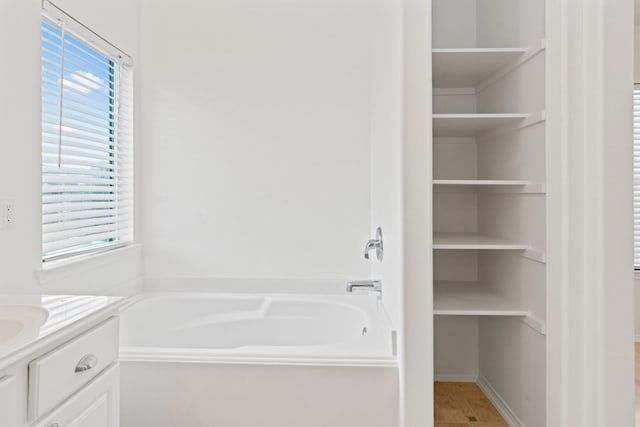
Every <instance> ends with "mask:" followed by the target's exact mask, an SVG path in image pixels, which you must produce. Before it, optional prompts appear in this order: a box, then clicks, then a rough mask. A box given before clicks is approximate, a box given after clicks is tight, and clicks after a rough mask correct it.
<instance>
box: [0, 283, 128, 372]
mask: <svg viewBox="0 0 640 427" xmlns="http://www.w3.org/2000/svg"><path fill="white" fill-rule="evenodd" d="M125 303H126V299H124V298H122V297H114V296H83V295H2V296H0V322H2V321H5V333H6V334H9V335H10V334H11V332H12V329H14V330H17V329H19V332H18V333H17V335H15V336H14V337H13V338H10V339H8V340H6V341H4V342H3V340H0V369H2V368H4V367H6V366H9V365H11V364H13V363H15V362H17V361H19V360H20V359H22V358H24V357H26V356H28V355H29V354H31V353H33V352H36V351H38V350H40V349H42V348H45V347H47V346H52V345H54V344H56V342H57V341H60V343H62V341H63V340H65V339H69V338H71V337H73V336H75V335H77V334H79V333H82V332H83V331H84V330H86V329H89V328H90V327H92V326H93V325H95V324H98V323H100V322H101V321H103V320H105V319H107V318H108V317H110V316H112V315H113V314H115V313H116V312H117V311H118V310H119V309H120V308H121V307H122V306H123V305H124V304H125ZM15 319H19V320H18V321H14V320H15ZM0 337H2V329H1V328H0Z"/></svg>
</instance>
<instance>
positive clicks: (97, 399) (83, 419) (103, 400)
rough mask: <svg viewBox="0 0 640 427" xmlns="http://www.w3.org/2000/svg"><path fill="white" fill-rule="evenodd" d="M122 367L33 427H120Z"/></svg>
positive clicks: (88, 385) (100, 379)
mask: <svg viewBox="0 0 640 427" xmlns="http://www.w3.org/2000/svg"><path fill="white" fill-rule="evenodd" d="M119 426H120V364H118V363H116V364H114V365H113V366H111V367H110V368H108V369H107V370H106V371H105V372H103V373H102V374H100V375H99V376H98V377H96V378H95V379H94V380H93V381H91V382H90V383H89V384H87V386H86V387H84V388H83V389H81V390H80V391H78V393H76V394H75V395H74V396H72V397H71V398H70V399H69V400H67V401H66V402H64V403H63V404H62V405H60V407H58V409H56V410H55V411H54V412H53V413H51V414H50V415H47V416H45V417H43V419H42V420H41V421H39V422H38V423H36V424H35V425H34V427H119Z"/></svg>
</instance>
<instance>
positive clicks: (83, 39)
mask: <svg viewBox="0 0 640 427" xmlns="http://www.w3.org/2000/svg"><path fill="white" fill-rule="evenodd" d="M41 21H42V24H41V33H42V35H41V37H42V41H41V59H42V61H43V71H42V76H43V77H42V79H41V90H42V94H41V100H42V102H43V112H42V118H41V121H42V139H41V144H42V146H41V150H42V165H43V168H42V171H41V182H42V208H43V209H42V213H41V218H42V232H41V236H42V255H41V259H42V264H43V267H46V266H48V265H49V266H50V265H53V264H55V263H56V262H57V261H70V260H74V259H79V258H84V257H85V256H87V255H92V254H99V253H103V252H107V251H111V250H114V249H119V248H123V247H126V246H130V245H132V244H133V243H134V234H133V232H134V230H133V228H134V212H133V210H134V206H133V168H134V162H133V128H132V127H133V126H132V125H133V123H132V122H133V118H132V115H133V94H132V80H133V71H132V67H133V61H132V59H131V57H130V56H129V55H127V54H126V53H124V52H123V51H121V50H120V49H118V48H117V47H115V46H114V45H113V44H111V43H110V42H108V41H107V40H105V39H104V38H102V37H101V36H99V35H98V34H96V33H95V32H94V31H92V30H91V29H89V28H88V27H86V26H85V25H83V24H82V23H80V22H79V21H77V20H76V19H75V18H73V17H72V16H70V15H68V14H67V13H66V12H64V11H63V10H62V9H60V8H58V7H57V6H56V5H55V4H53V3H51V2H50V1H48V0H44V1H43V4H42V19H41ZM45 23H46V24H47V25H49V26H51V27H54V28H55V27H59V28H61V30H60V32H61V35H60V36H59V43H60V44H59V46H60V47H62V46H63V45H64V46H65V47H67V45H68V46H71V47H73V44H74V43H80V44H81V45H82V46H83V48H84V49H86V52H88V55H90V54H91V52H96V53H97V54H98V55H99V56H100V57H102V58H101V59H104V60H107V61H105V62H103V63H102V64H101V65H105V64H108V65H106V66H105V69H107V70H108V73H107V76H108V79H106V80H104V83H105V84H106V87H103V88H102V89H104V90H106V91H107V93H108V94H107V95H106V97H107V99H108V101H107V102H105V101H101V103H94V104H91V105H92V106H91V107H80V108H79V110H81V112H82V113H85V114H84V117H85V118H86V117H88V115H89V114H91V113H94V112H95V113H97V114H100V116H99V120H101V121H102V122H104V121H105V120H107V122H108V124H107V125H106V127H105V129H110V130H108V132H107V133H104V129H102V128H100V125H95V127H96V129H98V130H100V131H102V132H103V138H106V139H104V140H102V139H98V141H97V142H95V141H93V142H91V138H90V137H86V135H87V134H90V132H88V131H86V127H85V130H84V131H83V130H82V129H80V128H81V127H82V126H83V125H85V124H86V123H88V122H84V121H82V120H83V119H79V120H72V122H77V123H75V124H74V123H72V126H69V121H63V118H65V117H66V114H67V112H69V111H72V110H71V109H70V107H66V108H65V106H64V104H63V100H64V97H65V96H68V94H67V92H66V91H69V93H71V94H74V95H76V96H77V91H76V92H74V91H73V89H69V88H68V87H69V86H72V84H71V83H70V82H68V81H67V79H68V72H69V69H68V68H67V67H66V65H68V62H72V61H71V60H70V61H68V62H65V57H64V48H62V54H61V57H60V59H59V64H60V71H59V72H60V74H59V75H58V76H59V80H58V81H59V82H60V92H59V95H58V97H59V100H60V106H59V107H58V110H57V112H58V113H59V120H58V122H57V124H54V125H53V126H54V129H55V126H57V132H58V150H59V151H58V155H57V156H58V167H59V168H60V167H61V166H60V165H61V164H62V162H63V155H62V154H61V153H62V150H63V149H64V148H67V149H68V148H69V146H73V145H72V144H74V143H73V142H66V144H69V145H65V141H67V138H68V136H65V137H63V129H64V130H65V133H66V130H67V129H71V131H75V132H76V133H78V134H84V135H79V136H78V135H74V136H73V137H72V138H71V139H75V140H76V141H80V142H79V144H80V145H82V144H83V143H84V145H85V146H88V145H90V144H93V145H94V147H99V148H91V147H89V148H86V147H85V150H84V152H85V154H82V155H81V156H80V158H85V157H86V158H87V159H89V160H90V161H97V160H96V158H98V157H100V158H101V159H102V160H101V162H102V164H104V166H107V165H110V166H109V167H104V166H101V167H98V166H95V165H94V166H91V167H89V166H87V167H86V169H84V170H86V171H87V173H86V174H85V173H82V174H81V173H78V172H77V171H76V175H73V174H65V172H57V173H55V172H53V173H52V172H50V171H49V172H45V170H46V169H47V168H45V163H46V162H45V157H47V156H48V160H47V162H48V163H46V164H47V165H50V164H51V163H50V158H51V153H50V151H51V149H50V148H51V145H52V143H51V141H50V140H48V141H46V142H45V140H46V139H47V138H45V129H48V130H49V133H48V135H49V136H51V132H50V129H51V128H52V127H51V126H52V123H51V110H50V109H47V110H46V113H47V114H48V116H47V117H48V119H49V121H48V123H45V108H44V105H45V90H44V88H45V84H44V81H45V79H44V75H45V68H44V63H45V60H44V58H45V51H44V39H45V35H44V34H45ZM52 45H53V44H52ZM76 46H80V45H79V44H77V45H76ZM87 57H89V56H87ZM76 59H77V58H76ZM78 62H82V61H76V64H74V67H75V66H77V67H78V68H76V69H75V70H74V73H75V72H80V73H82V72H88V71H86V70H87V69H88V68H90V67H86V68H82V67H81V66H80V65H79V64H78ZM86 63H87V64H88V63H89V62H88V61H86ZM94 70H95V69H94ZM103 71H104V70H103ZM94 77H97V76H94ZM65 83H66V84H67V85H68V87H67V88H65V87H64V85H65ZM81 83H84V84H86V85H89V86H90V87H92V85H93V83H92V81H91V80H83V81H81ZM94 83H95V82H94ZM83 91H84V89H82V90H81V91H80V92H83ZM125 92H126V96H121V93H125ZM87 93H89V92H87ZM77 99H79V102H80V103H82V102H83V101H84V102H88V99H89V98H88V97H87V99H82V98H80V97H77ZM48 101H49V104H48V105H49V106H50V105H51V104H52V102H51V99H48ZM69 102H73V101H69ZM95 105H98V106H99V108H95ZM82 108H85V109H84V110H83V109H82ZM88 108H95V109H93V110H91V109H88ZM87 113H89V114H87ZM73 114H75V115H76V116H77V114H76V111H74V113H73ZM107 117H108V119H107ZM87 120H88V119H87ZM123 123H126V126H125V125H123ZM73 125H75V126H76V127H73ZM92 126H93V125H92ZM121 128H122V129H125V128H126V130H123V131H122V132H120V129H121ZM91 132H93V130H92V131H91ZM83 137H84V138H85V140H84V141H83ZM94 139H95V138H94ZM45 144H46V145H47V146H48V147H49V154H48V155H47V156H45ZM75 144H78V142H75ZM74 149H75V150H78V148H77V147H75V148H74ZM71 163H72V164H73V162H71ZM76 166H77V165H76ZM48 169H51V168H50V167H49V168H48ZM96 170H97V171H104V172H105V175H106V174H107V173H108V174H110V175H111V177H110V178H109V180H113V182H112V183H111V182H109V183H108V184H107V185H105V184H104V182H103V183H102V184H101V186H100V187H97V186H95V187H97V188H100V190H99V191H98V190H92V191H93V192H90V191H89V190H86V191H85V189H84V188H82V187H81V186H83V185H87V186H88V185H89V183H90V182H91V180H92V179H94V175H96V176H97V175H100V173H98V172H96ZM81 176H84V178H80V177H81ZM45 177H46V179H45ZM60 177H63V178H64V179H61V181H64V182H66V181H67V180H68V181H69V182H70V185H69V187H72V186H74V185H76V186H78V187H74V189H72V190H68V191H67V190H62V188H63V187H62V186H61V190H60V192H55V191H52V190H56V188H55V185H60V184H61V181H58V182H56V180H57V179H60ZM72 178H73V179H72ZM83 179H86V181H83ZM105 180H106V178H105ZM64 187H66V185H65V186H64ZM72 191H75V193H71V192H72ZM52 193H53V194H55V196H53V197H55V198H57V199H56V200H60V204H61V206H63V207H61V208H59V209H60V211H59V212H57V211H56V213H57V214H58V215H57V216H58V217H59V219H57V220H56V219H54V220H51V221H49V222H46V220H45V201H46V200H47V201H51V200H52V199H53V198H52V197H50V196H51V194H52ZM88 194H90V195H92V196H91V197H92V198H93V197H95V198H96V199H97V198H98V196H97V195H99V196H100V197H102V199H101V200H103V201H104V202H106V203H105V204H109V205H112V207H109V208H102V210H101V213H100V214H99V215H98V214H95V215H94V214H93V213H91V211H92V208H88V207H85V208H82V207H81V208H77V212H75V214H76V215H77V216H78V218H72V217H73V215H70V211H69V210H68V206H70V205H71V203H72V202H73V197H70V195H73V196H80V198H82V197H89V196H88ZM86 204H87V205H89V203H86ZM48 206H52V205H51V204H50V205H48ZM64 206H67V208H65V207H64ZM65 209H67V210H65ZM87 212H89V213H90V217H88V218H85V217H84V216H83V214H85V215H86V214H87ZM92 217H99V218H100V221H99V222H101V223H102V229H104V230H108V229H113V230H112V231H111V232H110V233H111V235H112V237H110V238H104V239H98V237H100V236H101V235H102V234H104V233H102V234H101V233H100V232H99V231H98V225H96V224H95V222H97V220H96V219H95V218H92ZM74 221H75V222H76V224H74ZM80 221H84V223H83V224H86V225H78V224H81V222H80ZM47 226H53V227H47ZM51 230H54V231H51ZM79 230H85V233H86V234H85V235H84V237H86V239H89V238H90V236H96V240H92V241H87V242H86V243H83V242H82V239H81V238H79V236H83V235H82V232H80V231H79ZM74 232H77V234H74ZM94 232H95V234H94ZM55 233H57V234H58V235H60V236H62V237H60V238H59V239H58V238H57V236H56V235H55ZM52 235H53V236H52ZM66 236H69V237H66ZM74 239H75V240H76V243H70V244H69V245H67V246H65V245H64V244H63V243H61V242H64V241H65V240H68V241H69V242H73V240H74ZM86 239H85V240H86ZM48 242H54V243H59V244H57V245H51V244H49V245H47V243H48ZM52 246H55V247H61V249H57V250H55V251H52V250H49V251H47V250H46V248H47V247H48V248H51V247H52Z"/></svg>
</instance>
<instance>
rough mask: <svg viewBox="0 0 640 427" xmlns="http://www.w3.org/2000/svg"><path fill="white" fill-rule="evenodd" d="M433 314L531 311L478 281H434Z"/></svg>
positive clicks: (511, 313) (526, 313)
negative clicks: (486, 287)
mask: <svg viewBox="0 0 640 427" xmlns="http://www.w3.org/2000/svg"><path fill="white" fill-rule="evenodd" d="M433 314H436V315H448V316H529V315H530V313H529V311H527V310H525V309H523V308H521V307H518V306H516V305H515V304H514V303H513V302H511V301H508V300H507V299H505V298H503V297H501V296H500V295H498V294H496V293H493V292H491V291H489V290H487V289H485V288H484V287H483V286H482V285H481V284H479V283H478V282H454V281H437V282H434V283H433Z"/></svg>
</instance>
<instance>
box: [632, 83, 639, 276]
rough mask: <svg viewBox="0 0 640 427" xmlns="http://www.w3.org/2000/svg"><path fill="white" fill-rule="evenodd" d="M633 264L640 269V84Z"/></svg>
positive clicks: (636, 97)
mask: <svg viewBox="0 0 640 427" xmlns="http://www.w3.org/2000/svg"><path fill="white" fill-rule="evenodd" d="M633 249H634V254H633V264H634V266H635V268H636V269H640V85H636V87H635V89H634V91H633Z"/></svg>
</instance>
